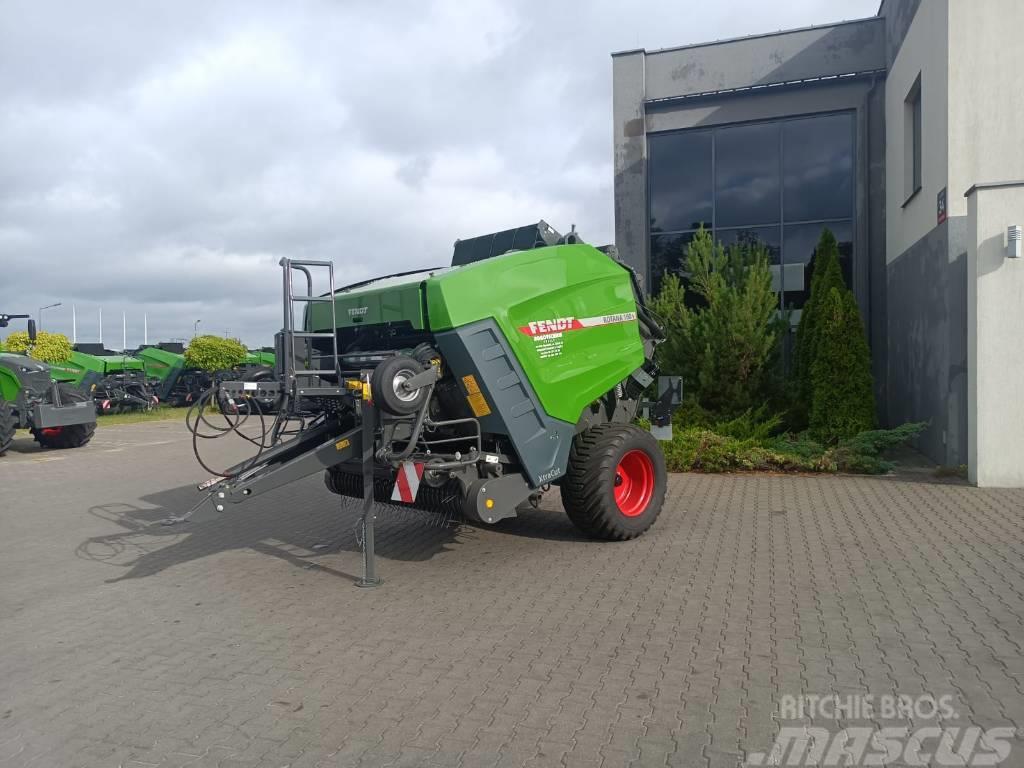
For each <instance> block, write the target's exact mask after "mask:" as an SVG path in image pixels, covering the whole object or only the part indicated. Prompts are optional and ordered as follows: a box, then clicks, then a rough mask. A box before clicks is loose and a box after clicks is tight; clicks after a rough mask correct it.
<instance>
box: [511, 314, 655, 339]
mask: <svg viewBox="0 0 1024 768" xmlns="http://www.w3.org/2000/svg"><path fill="white" fill-rule="evenodd" d="M633 320H636V312H622V313H620V314H617V315H598V316H597V317H556V318H554V319H552V320H531V321H530V322H529V323H527V324H526V325H521V326H519V330H520V331H521V332H522V333H525V334H526V335H527V336H548V335H550V334H552V333H562V332H563V331H579V330H582V329H583V328H594V327H596V326H598V325H614V324H615V323H628V322H630V321H633Z"/></svg>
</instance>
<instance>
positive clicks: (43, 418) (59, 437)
mask: <svg viewBox="0 0 1024 768" xmlns="http://www.w3.org/2000/svg"><path fill="white" fill-rule="evenodd" d="M19 318H28V315H5V314H0V328H6V327H7V326H8V325H9V324H10V321H11V320H14V319H19ZM28 336H29V339H30V341H33V342H34V341H35V339H36V326H35V322H34V321H33V320H31V319H30V318H29V319H28ZM19 429H27V430H29V431H30V432H31V433H32V437H33V438H34V439H35V440H36V442H38V443H39V444H40V445H41V446H42V447H43V448H80V447H81V446H83V445H85V444H86V443H88V442H89V440H91V439H92V436H93V433H94V432H95V431H96V410H95V408H94V407H93V404H92V401H91V398H89V397H88V396H87V395H85V394H83V393H82V392H80V391H78V390H76V389H73V388H71V387H69V386H68V385H67V384H62V383H60V382H57V381H54V380H53V379H52V377H51V370H50V366H49V365H47V364H46V363H41V362H39V361H38V360H33V359H32V358H31V357H28V356H27V355H18V354H12V353H10V352H0V455H3V454H4V453H5V452H6V451H7V449H8V448H10V446H11V442H12V441H13V440H14V434H15V431H16V430H19Z"/></svg>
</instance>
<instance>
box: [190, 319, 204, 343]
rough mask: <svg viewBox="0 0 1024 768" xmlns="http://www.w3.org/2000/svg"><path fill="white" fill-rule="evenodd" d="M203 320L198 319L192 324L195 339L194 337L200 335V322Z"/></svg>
mask: <svg viewBox="0 0 1024 768" xmlns="http://www.w3.org/2000/svg"><path fill="white" fill-rule="evenodd" d="M201 322H203V321H202V320H196V321H195V322H194V323H193V324H192V338H193V339H194V338H195V337H196V336H198V335H199V324H200V323H201Z"/></svg>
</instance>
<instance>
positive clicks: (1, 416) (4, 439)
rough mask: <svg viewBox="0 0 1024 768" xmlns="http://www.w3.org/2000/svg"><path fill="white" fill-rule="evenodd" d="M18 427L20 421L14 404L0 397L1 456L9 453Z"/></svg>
mask: <svg viewBox="0 0 1024 768" xmlns="http://www.w3.org/2000/svg"><path fill="white" fill-rule="evenodd" d="M17 428H18V422H17V420H16V419H15V418H14V408H13V406H12V405H11V404H10V403H8V402H7V401H6V400H3V399H0V456H3V455H4V454H5V453H7V449H8V448H10V447H11V443H13V442H14V433H15V432H16V431H17Z"/></svg>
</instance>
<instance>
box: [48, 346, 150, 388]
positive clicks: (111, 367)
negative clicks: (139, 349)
mask: <svg viewBox="0 0 1024 768" xmlns="http://www.w3.org/2000/svg"><path fill="white" fill-rule="evenodd" d="M144 369H145V366H144V364H143V362H142V360H139V359H138V358H137V357H132V356H131V355H90V354H87V353H85V352H78V351H74V352H72V353H71V357H70V358H68V359H67V360H65V361H64V362H62V363H51V364H50V373H51V375H52V376H53V378H54V380H55V381H63V382H66V383H71V384H76V385H77V384H80V383H81V382H82V379H84V378H85V376H86V375H87V374H89V373H95V374H97V375H98V376H101V377H102V376H109V375H111V374H114V373H124V372H126V371H142V370H144Z"/></svg>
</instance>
